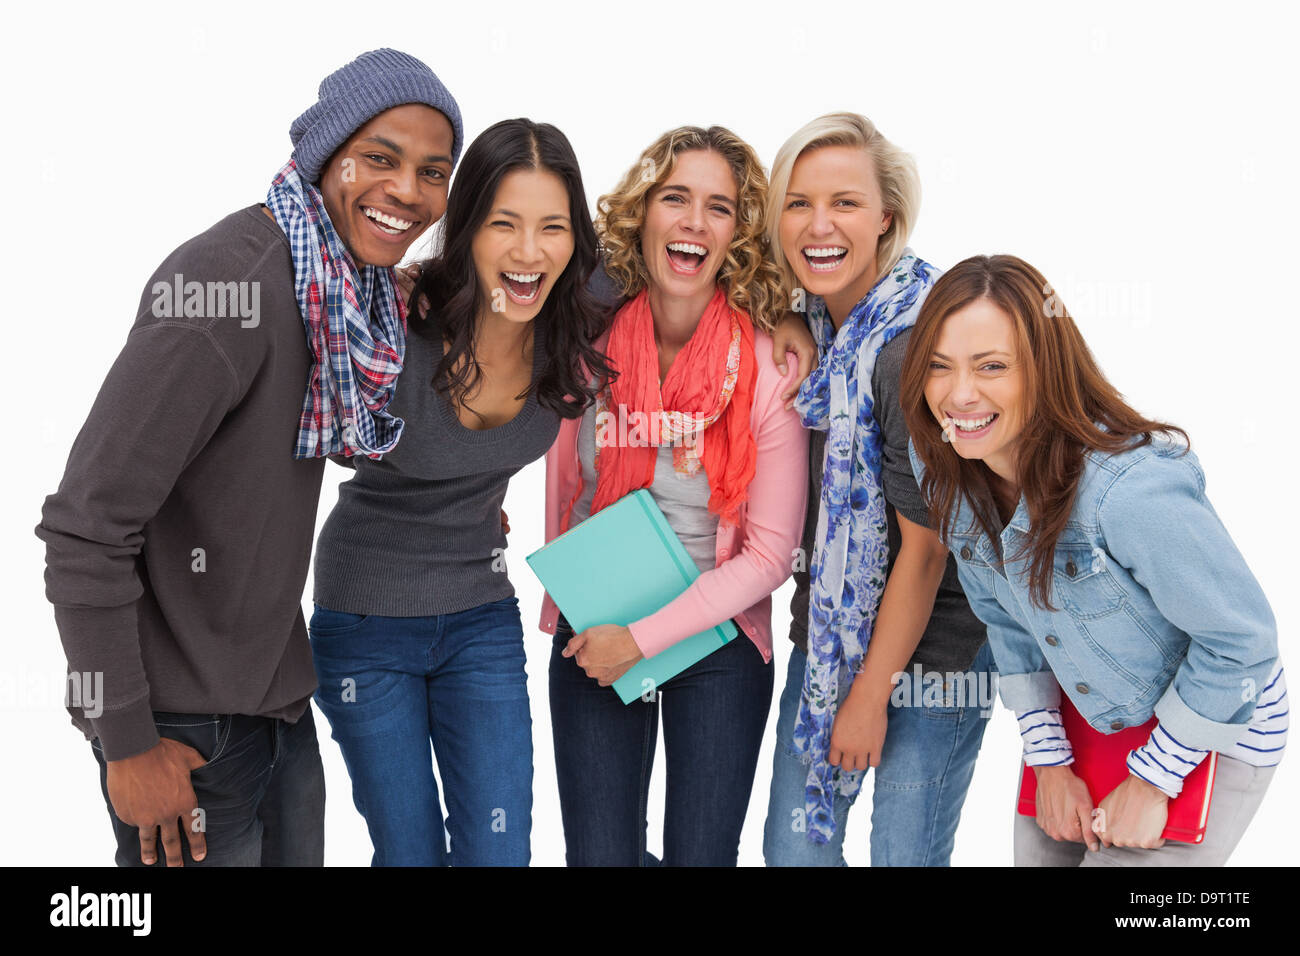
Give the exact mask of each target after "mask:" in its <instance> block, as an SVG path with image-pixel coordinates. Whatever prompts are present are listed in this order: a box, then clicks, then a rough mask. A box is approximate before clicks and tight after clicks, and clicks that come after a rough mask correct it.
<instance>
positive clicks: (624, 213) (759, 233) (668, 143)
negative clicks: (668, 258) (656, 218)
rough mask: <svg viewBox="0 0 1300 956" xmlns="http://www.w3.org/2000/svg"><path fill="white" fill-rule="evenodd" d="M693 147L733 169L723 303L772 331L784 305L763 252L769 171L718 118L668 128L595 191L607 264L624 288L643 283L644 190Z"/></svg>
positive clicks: (721, 279) (628, 291)
mask: <svg viewBox="0 0 1300 956" xmlns="http://www.w3.org/2000/svg"><path fill="white" fill-rule="evenodd" d="M691 150H708V151H712V152H715V153H717V154H718V155H719V156H721V157H722V159H723V160H724V161H725V162H726V164H727V166H728V167H729V168H730V169H731V174H732V177H733V179H734V180H735V182H736V198H737V202H736V232H735V235H733V236H732V239H731V243H730V245H729V246H728V247H727V254H726V257H725V258H724V259H723V261H722V265H721V267H720V268H719V269H718V280H717V281H718V285H719V286H721V287H722V289H723V290H724V291H725V292H726V295H727V303H728V304H729V305H731V306H732V307H733V308H737V309H743V310H745V311H746V312H748V313H749V317H750V319H751V320H752V321H753V323H754V325H756V326H757V327H759V328H761V329H763V330H764V331H767V332H770V331H772V329H773V328H774V327H775V322H776V320H777V319H778V318H780V316H781V315H782V314H783V313H784V312H785V307H784V303H785V298H784V295H783V293H782V291H781V274H780V272H779V271H778V270H777V267H776V265H775V264H774V263H773V262H772V260H771V257H770V256H769V255H768V243H769V240H768V228H767V218H766V217H767V208H768V206H767V190H768V186H767V175H766V174H765V173H764V172H763V166H762V164H761V163H760V162H759V161H758V155H757V154H756V153H755V152H754V150H753V149H752V148H751V147H750V146H749V145H748V144H747V143H746V142H745V141H744V140H742V139H740V138H739V137H738V136H736V134H735V133H733V132H731V131H730V130H728V129H724V128H723V127H721V126H710V127H709V128H708V129H701V128H700V127H698V126H681V127H678V128H677V129H672V130H669V131H668V132H666V133H664V134H663V135H662V136H660V137H659V138H658V139H657V140H655V141H654V142H653V143H651V144H650V146H649V147H647V148H646V150H645V152H643V153H642V154H641V158H640V159H639V160H638V161H637V162H636V164H635V165H634V166H632V168H631V169H629V170H628V171H627V173H626V174H625V175H624V176H623V178H622V180H621V181H620V182H619V184H618V185H617V186H616V187H614V191H613V192H611V193H608V194H606V195H604V196H601V197H600V200H599V202H598V203H597V210H598V211H597V213H596V235H597V236H599V237H600V244H601V249H602V252H603V253H604V256H605V268H606V271H608V273H609V275H610V277H611V278H612V279H613V280H614V282H615V283H616V284H617V285H618V287H619V289H620V291H621V292H622V293H623V295H625V296H628V297H631V296H634V295H636V294H637V293H639V292H640V291H641V290H642V289H644V288H645V287H646V284H647V283H648V282H649V279H650V275H649V273H648V272H647V271H646V265H645V258H644V256H643V255H642V253H641V228H642V226H643V225H644V224H645V212H646V202H647V197H648V196H649V194H650V193H651V192H652V191H654V190H655V189H656V188H658V187H659V186H661V185H662V184H663V183H664V182H666V181H667V180H668V177H669V176H671V175H672V174H673V170H674V169H676V167H677V157H678V156H679V155H680V154H682V153H684V152H688V151H691Z"/></svg>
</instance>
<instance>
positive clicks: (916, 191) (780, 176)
mask: <svg viewBox="0 0 1300 956" xmlns="http://www.w3.org/2000/svg"><path fill="white" fill-rule="evenodd" d="M823 146H860V147H861V148H863V149H865V150H866V151H867V154H868V155H869V156H870V157H871V165H872V167H873V168H874V169H875V171H876V182H877V183H878V184H879V186H880V196H881V199H882V201H883V203H884V207H885V212H888V213H892V214H893V216H892V218H891V220H890V223H889V228H888V229H886V230H885V232H884V234H883V235H881V237H880V239H879V241H878V242H877V244H876V266H877V270H878V271H877V273H876V275H875V276H874V278H873V283H874V282H875V281H878V280H879V279H880V277H881V276H884V275H888V274H889V272H890V270H891V269H893V268H894V265H895V264H896V263H897V262H898V260H899V258H900V257H901V256H902V255H903V250H904V249H905V248H906V247H907V241H908V239H909V238H910V237H911V235H912V229H913V228H914V227H915V226H916V218H917V216H918V215H919V214H920V212H921V177H920V175H919V174H918V173H917V171H916V160H914V159H913V158H912V156H911V154H910V153H906V152H904V151H903V150H901V149H899V148H898V147H897V146H895V145H894V144H893V143H891V142H890V141H889V140H887V139H886V138H885V137H884V135H883V134H882V133H881V132H880V130H878V129H876V126H875V124H874V123H872V122H871V120H869V119H867V118H866V117H865V116H862V115H860V114H858V113H827V114H826V115H825V116H819V117H817V119H815V120H813V121H812V122H810V123H807V124H805V125H804V126H802V127H801V128H800V129H798V130H797V131H796V132H795V133H794V135H793V136H791V137H790V138H789V139H787V140H786V141H785V143H784V145H782V147H781V148H780V149H779V150H777V153H776V160H775V161H774V162H773V163H772V182H771V186H770V187H769V189H768V194H767V234H768V242H769V244H770V246H771V249H772V259H773V260H774V261H775V262H776V266H777V269H779V270H780V273H781V278H782V281H783V282H784V285H785V292H786V294H788V295H789V294H793V292H794V289H795V288H796V287H797V286H798V285H799V280H798V279H797V278H796V277H795V274H794V270H793V269H792V268H791V267H790V263H789V262H788V261H787V260H786V258H785V253H784V251H782V249H781V238H780V229H781V210H782V208H783V207H784V206H785V193H786V190H787V189H789V188H790V174H791V173H792V172H793V171H794V164H795V162H796V161H797V160H798V159H799V157H800V156H802V155H803V154H804V153H806V152H808V151H809V150H813V149H820V148H821V147H823Z"/></svg>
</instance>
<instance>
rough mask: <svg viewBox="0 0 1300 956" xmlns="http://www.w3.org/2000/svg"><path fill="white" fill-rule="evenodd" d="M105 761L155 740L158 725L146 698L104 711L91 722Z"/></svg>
mask: <svg viewBox="0 0 1300 956" xmlns="http://www.w3.org/2000/svg"><path fill="white" fill-rule="evenodd" d="M90 726H91V729H92V730H93V731H94V733H95V736H96V737H98V738H99V746H100V748H101V749H102V750H103V752H104V759H105V760H124V759H125V758H127V757H134V756H135V755H136V754H142V753H144V752H145V751H146V750H149V749H151V748H152V747H154V746H156V745H157V743H158V727H157V725H156V724H155V723H154V719H153V711H152V710H151V709H150V707H149V700H148V698H146V699H144V700H141V701H138V702H136V703H134V704H131V705H130V706H128V707H123V708H121V709H119V710H112V711H109V710H106V711H104V713H103V714H102V715H100V716H99V717H96V718H94V719H92V720H91V721H90Z"/></svg>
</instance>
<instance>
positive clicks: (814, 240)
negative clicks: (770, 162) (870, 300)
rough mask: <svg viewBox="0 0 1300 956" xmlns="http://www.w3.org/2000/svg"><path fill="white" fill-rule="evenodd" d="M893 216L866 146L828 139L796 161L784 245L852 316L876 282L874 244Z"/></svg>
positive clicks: (806, 283)
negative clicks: (886, 206) (828, 142)
mask: <svg viewBox="0 0 1300 956" xmlns="http://www.w3.org/2000/svg"><path fill="white" fill-rule="evenodd" d="M892 219H893V216H892V214H891V213H888V212H886V211H885V209H884V203H883V201H882V199H881V196H880V184H879V183H878V182H877V181H876V170H875V166H874V164H873V163H872V160H871V155H870V154H869V153H868V152H867V151H866V150H865V149H863V148H861V147H859V146H822V147H819V148H817V149H810V150H808V151H807V152H805V153H803V154H802V155H800V157H799V158H798V159H797V160H796V161H795V164H794V168H793V169H792V170H791V172H790V184H789V186H787V187H786V193H785V203H784V205H783V207H782V211H781V224H780V237H781V251H782V252H783V253H784V254H785V259H786V261H787V262H789V263H790V266H791V268H792V269H793V270H794V274H795V276H796V277H797V278H798V280H799V283H800V285H802V286H803V288H804V289H805V290H807V291H808V292H809V293H811V294H813V295H819V296H821V297H822V299H823V300H825V302H826V307H827V308H828V309H829V310H830V313H831V316H832V318H834V319H835V320H837V321H841V322H842V321H843V320H844V319H845V318H847V317H848V314H849V312H850V311H852V309H853V306H855V305H856V304H857V303H858V301H859V300H860V299H861V298H862V297H863V296H865V295H866V294H867V293H868V292H870V291H871V287H872V286H873V285H874V284H875V282H876V268H877V260H876V246H877V244H878V243H879V241H880V237H881V235H883V234H884V232H885V230H886V229H888V228H889V224H890V222H891V221H892Z"/></svg>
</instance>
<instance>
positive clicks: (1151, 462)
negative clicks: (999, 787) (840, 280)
mask: <svg viewBox="0 0 1300 956" xmlns="http://www.w3.org/2000/svg"><path fill="white" fill-rule="evenodd" d="M1051 295H1052V292H1051V286H1050V285H1049V284H1048V283H1047V281H1046V280H1045V279H1044V278H1043V276H1042V275H1041V274H1040V273H1039V272H1038V270H1036V269H1034V268H1033V267H1032V266H1030V265H1029V264H1028V263H1026V262H1024V261H1022V260H1020V259H1017V258H1015V257H1013V256H993V257H985V256H976V257H974V258H971V259H967V260H965V261H963V262H960V263H958V264H957V265H956V266H954V267H953V268H952V269H951V270H950V271H949V272H947V273H946V274H945V275H944V276H943V277H942V278H941V279H940V280H939V281H938V282H936V283H935V285H934V288H933V289H932V290H931V292H930V295H929V297H928V298H927V300H926V302H925V305H924V306H923V308H922V310H921V315H920V316H919V318H918V319H917V323H916V327H915V330H914V331H913V333H912V341H911V343H910V346H909V350H908V355H907V358H906V361H905V363H904V367H903V372H902V376H901V393H902V405H903V411H904V414H905V416H906V418H907V424H908V430H909V432H910V433H911V435H912V446H913V459H912V463H913V468H914V469H915V470H916V472H917V477H918V479H919V480H920V482H921V489H922V493H923V494H924V496H925V497H926V499H927V502H928V504H929V507H930V510H931V514H932V516H933V518H934V520H935V522H936V523H937V524H936V526H937V527H938V528H939V529H940V535H941V537H942V538H943V539H944V541H945V542H946V543H947V544H948V546H949V548H950V549H951V550H952V551H953V553H954V554H956V555H957V558H958V571H959V574H960V576H961V581H962V585H963V587H964V589H965V591H966V596H967V598H968V599H969V600H970V603H971V607H972V609H973V610H974V611H975V613H976V614H977V615H979V617H980V618H981V619H982V620H983V621H984V623H985V624H986V625H987V626H988V635H989V642H990V644H991V645H992V647H993V652H994V656H995V658H996V660H997V665H998V670H999V672H1000V679H999V686H1000V690H1001V695H1002V700H1003V702H1004V703H1005V704H1006V705H1007V706H1008V707H1010V708H1011V709H1013V710H1015V711H1016V713H1017V716H1018V718H1019V720H1020V725H1021V733H1022V736H1023V739H1024V744H1025V762H1026V763H1027V764H1029V765H1030V766H1032V767H1034V770H1035V773H1036V774H1037V776H1038V796H1037V825H1036V826H1035V821H1034V820H1031V819H1030V818H1029V817H1019V818H1018V819H1017V823H1016V830H1015V857H1016V863H1017V864H1018V865H1056V866H1077V865H1107V866H1114V865H1125V866H1129V865H1132V866H1153V865H1198V866H1208V865H1219V864H1222V863H1223V862H1224V861H1225V860H1226V859H1227V858H1228V856H1229V855H1230V854H1231V852H1232V850H1233V848H1234V847H1235V846H1236V844H1237V841H1238V840H1239V839H1240V837H1241V835H1242V833H1243V832H1244V830H1245V828H1246V826H1247V825H1248V824H1249V822H1250V820H1251V817H1252V816H1253V815H1254V813H1255V811H1256V809H1257V808H1258V806H1259V803H1260V801H1261V799H1262V798H1263V795H1264V791H1265V790H1266V789H1267V787H1268V784H1269V781H1270V779H1271V778H1272V775H1273V769H1272V768H1273V767H1274V766H1275V765H1276V764H1277V763H1278V761H1279V760H1280V759H1281V755H1282V750H1283V747H1284V744H1285V739H1286V730H1287V723H1288V720H1287V702H1286V686H1285V681H1284V679H1283V676H1282V667H1281V662H1280V660H1279V658H1278V650H1277V633H1276V627H1275V625H1274V621H1273V614H1272V611H1271V610H1270V608H1269V605H1268V601H1267V600H1266V599H1265V597H1264V594H1263V591H1262V590H1261V589H1260V586H1259V584H1258V582H1257V581H1256V580H1255V578H1254V576H1253V575H1252V574H1251V572H1250V569H1249V568H1248V567H1247V565H1246V562H1245V560H1244V559H1243V558H1242V556H1241V553H1240V552H1239V551H1238V550H1237V548H1236V546H1235V545H1234V544H1233V542H1232V539H1231V537H1229V535H1228V532H1227V531H1226V530H1225V528H1224V526H1223V523H1222V522H1221V521H1220V520H1219V518H1218V516H1217V515H1216V514H1215V512H1214V509H1213V507H1211V505H1210V502H1209V500H1208V499H1207V498H1206V497H1205V477H1204V474H1203V473H1202V471H1201V468H1200V465H1199V463H1198V461H1197V459H1196V456H1195V455H1194V454H1192V452H1191V451H1190V450H1189V449H1188V447H1187V445H1186V444H1185V440H1186V437H1187V436H1186V434H1185V433H1184V432H1182V430H1181V429H1178V428H1175V427H1173V426H1172V425H1168V424H1165V423H1163V422H1158V421H1153V420H1151V419H1148V418H1145V417H1143V416H1142V415H1140V414H1139V413H1138V412H1136V411H1135V410H1134V409H1132V408H1131V407H1129V406H1128V405H1127V404H1126V403H1125V402H1124V400H1123V399H1122V398H1121V397H1120V394H1119V392H1117V391H1116V390H1115V388H1114V387H1113V386H1112V385H1111V384H1110V383H1109V382H1108V381H1106V379H1105V377H1104V376H1103V375H1102V373H1101V371H1100V369H1099V368H1098V367H1097V364H1096V362H1095V360H1094V359H1093V357H1092V353H1091V352H1090V351H1089V350H1088V347H1087V345H1086V344H1085V342H1084V341H1083V337H1082V336H1081V335H1080V334H1079V330H1078V328H1077V327H1076V326H1075V324H1074V322H1073V320H1072V319H1071V318H1070V316H1069V314H1068V313H1067V312H1065V310H1064V308H1063V307H1062V306H1061V305H1060V303H1059V300H1056V299H1055V298H1052V299H1046V301H1045V297H1047V296H1051ZM1175 435H1178V436H1181V438H1182V439H1183V441H1177V440H1175V438H1174V436H1175ZM1061 689H1064V690H1065V692H1066V694H1068V695H1069V698H1070V700H1071V702H1072V703H1073V704H1074V706H1075V707H1076V709H1077V710H1078V711H1079V713H1080V714H1081V715H1082V716H1083V717H1084V718H1085V719H1086V720H1087V721H1088V723H1089V724H1090V725H1091V726H1092V727H1093V728H1095V729H1096V730H1098V731H1100V732H1102V733H1112V732H1114V731H1117V730H1121V729H1123V728H1125V727H1132V726H1135V725H1140V724H1143V723H1145V722H1146V721H1148V720H1149V719H1150V718H1151V716H1152V714H1153V713H1154V714H1155V716H1156V717H1157V718H1158V722H1157V724H1156V725H1155V728H1154V729H1153V730H1152V732H1151V734H1150V738H1149V740H1148V742H1147V743H1146V744H1145V745H1144V746H1142V747H1139V748H1136V749H1134V750H1132V751H1131V752H1130V753H1129V755H1128V758H1127V760H1128V769H1129V771H1130V772H1129V775H1128V776H1127V777H1126V778H1125V779H1124V781H1123V782H1122V783H1120V784H1119V785H1118V786H1117V787H1115V789H1114V790H1112V791H1111V792H1110V793H1109V794H1107V795H1105V796H1104V797H1103V798H1102V799H1101V802H1100V804H1099V805H1098V809H1100V811H1101V813H1099V814H1096V815H1094V807H1093V805H1092V801H1091V798H1090V796H1089V792H1088V789H1087V786H1086V785H1085V784H1084V782H1083V781H1082V780H1081V779H1080V778H1079V777H1077V776H1076V775H1075V774H1074V772H1073V771H1072V770H1071V767H1070V765H1071V763H1072V755H1071V745H1070V741H1069V740H1068V739H1067V738H1066V735H1065V733H1064V731H1063V730H1062V729H1061V720H1060V712H1059V706H1058V705H1059V702H1060V690H1061ZM1211 750H1213V751H1217V752H1218V754H1219V761H1218V769H1217V776H1216V779H1215V785H1214V793H1213V800H1212V803H1211V807H1210V814H1209V818H1208V821H1207V825H1206V835H1205V840H1204V842H1202V843H1200V844H1191V843H1173V842H1170V843H1164V841H1163V840H1162V839H1161V833H1162V831H1163V829H1164V826H1165V822H1166V817H1167V808H1168V801H1169V799H1170V798H1172V797H1175V796H1177V794H1178V793H1179V792H1180V790H1181V787H1182V783H1183V778H1184V777H1185V776H1186V775H1187V773H1189V772H1190V771H1191V770H1192V769H1193V768H1194V767H1195V766H1197V765H1198V764H1199V763H1200V762H1201V761H1202V760H1204V759H1205V757H1206V756H1207V755H1208V753H1209V752H1210V751H1211ZM1094 816H1095V819H1094ZM1085 847H1086V849H1085ZM1088 851H1094V852H1088Z"/></svg>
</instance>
